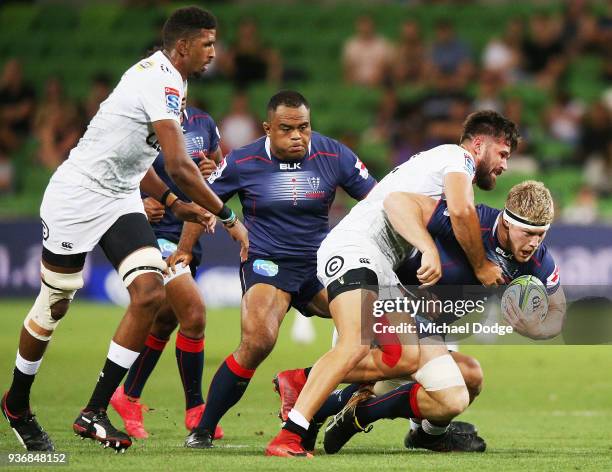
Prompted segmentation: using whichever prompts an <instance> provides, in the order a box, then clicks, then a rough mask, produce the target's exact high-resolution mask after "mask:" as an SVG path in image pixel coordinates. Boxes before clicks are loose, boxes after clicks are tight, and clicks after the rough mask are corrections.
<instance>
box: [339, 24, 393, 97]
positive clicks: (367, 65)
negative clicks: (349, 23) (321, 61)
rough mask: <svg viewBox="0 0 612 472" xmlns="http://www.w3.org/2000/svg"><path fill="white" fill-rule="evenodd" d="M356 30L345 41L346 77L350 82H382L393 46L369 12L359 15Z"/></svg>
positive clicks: (369, 84)
mask: <svg viewBox="0 0 612 472" xmlns="http://www.w3.org/2000/svg"><path fill="white" fill-rule="evenodd" d="M355 32H356V34H355V35H354V36H352V37H350V38H349V39H348V40H347V41H346V42H345V43H344V48H343V52H342V65H343V69H344V80H346V82H348V83H349V84H356V85H366V86H370V87H374V86H378V85H381V84H382V83H383V82H384V81H385V78H386V75H387V74H388V72H389V70H390V67H391V61H392V57H393V47H392V45H391V44H390V43H389V41H387V40H386V39H385V38H384V37H382V36H379V35H378V34H377V33H376V29H375V26H374V21H373V20H372V18H370V17H369V16H365V15H364V16H360V17H359V18H357V20H356V22H355Z"/></svg>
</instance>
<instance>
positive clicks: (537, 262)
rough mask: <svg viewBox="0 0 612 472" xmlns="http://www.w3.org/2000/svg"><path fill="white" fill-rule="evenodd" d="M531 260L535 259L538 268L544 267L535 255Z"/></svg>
mask: <svg viewBox="0 0 612 472" xmlns="http://www.w3.org/2000/svg"><path fill="white" fill-rule="evenodd" d="M531 259H533V262H535V263H536V265H537V266H538V267H542V263H541V262H540V261H538V260H537V259H536V257H535V254H534V255H533V256H531Z"/></svg>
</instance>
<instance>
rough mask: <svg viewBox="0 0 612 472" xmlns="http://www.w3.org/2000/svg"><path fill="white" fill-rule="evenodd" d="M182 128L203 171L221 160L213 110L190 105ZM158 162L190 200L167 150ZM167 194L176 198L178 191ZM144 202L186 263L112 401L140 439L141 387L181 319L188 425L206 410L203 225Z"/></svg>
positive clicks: (169, 254)
mask: <svg viewBox="0 0 612 472" xmlns="http://www.w3.org/2000/svg"><path fill="white" fill-rule="evenodd" d="M181 128H182V130H183V134H184V138H185V146H186V148H187V153H188V154H189V156H190V157H191V158H192V159H193V162H194V163H195V164H196V165H198V167H199V168H200V171H202V170H205V167H204V166H207V164H212V163H218V162H220V161H221V158H222V154H221V148H220V147H219V134H218V130H217V126H216V124H215V122H214V120H213V119H212V118H211V117H210V115H208V114H206V113H204V112H203V111H202V110H199V109H197V108H194V107H188V108H186V109H184V110H183V111H182V113H181ZM207 161H208V162H207ZM153 167H154V169H155V172H156V173H157V175H158V176H159V177H160V178H161V179H162V180H163V182H164V183H165V184H166V185H167V186H168V189H169V190H170V191H171V192H172V193H171V195H176V196H177V198H180V199H181V200H184V201H189V199H188V197H187V196H186V195H185V194H184V193H183V192H181V190H180V189H179V188H178V187H177V186H176V184H175V183H174V182H173V181H172V179H170V177H169V176H168V174H167V173H166V171H165V168H164V155H163V153H159V155H158V156H157V158H156V159H155V161H154V162H153ZM208 167H210V166H208ZM207 174H210V172H208V173H207ZM168 198H172V199H174V196H170V197H168ZM144 205H145V211H146V212H147V217H148V219H149V221H150V222H151V226H152V227H153V231H154V232H155V236H156V238H157V242H158V244H159V247H160V249H161V252H162V257H164V259H165V260H166V262H167V263H168V266H169V267H170V268H172V267H173V266H174V262H175V261H177V260H178V259H180V261H181V262H182V264H179V265H177V266H176V269H175V271H174V272H173V273H171V274H170V275H169V276H168V277H164V285H165V289H166V302H164V303H163V305H162V306H161V308H160V309H159V310H158V312H157V315H156V317H155V322H154V323H153V327H152V328H151V332H150V333H149V336H148V337H147V340H146V341H145V347H144V349H143V350H142V351H141V352H140V355H139V356H138V358H137V359H136V361H135V362H134V364H132V367H131V368H130V370H129V372H128V374H127V377H126V380H125V382H124V385H123V386H120V387H117V390H115V393H114V394H113V396H112V398H111V405H112V406H113V407H114V408H115V410H117V412H118V413H119V415H120V416H121V418H122V419H123V423H124V425H125V429H126V431H127V433H128V434H129V435H130V436H132V437H134V438H138V439H144V438H147V437H148V433H147V431H146V430H145V428H144V424H143V415H142V411H143V404H142V403H140V397H141V394H142V390H143V388H144V386H145V384H146V382H147V380H148V378H149V376H150V375H151V373H152V372H153V369H155V366H156V365H157V361H158V360H159V358H160V356H161V354H162V351H163V349H164V347H165V346H166V343H167V342H168V339H169V338H170V335H171V334H172V332H173V331H174V330H175V329H176V327H177V323H178V324H179V325H180V328H179V332H178V334H177V337H176V351H175V353H176V361H177V365H178V369H179V374H180V376H181V381H182V385H183V390H184V392H185V410H186V411H185V427H186V428H187V429H188V430H191V429H192V428H194V427H195V426H196V425H197V424H198V421H199V420H200V417H201V416H202V412H203V411H204V399H203V397H202V372H203V369H204V328H205V323H206V318H205V307H204V301H203V300H202V297H201V295H200V292H199V290H198V287H197V285H196V283H195V280H194V277H195V273H196V270H197V268H198V266H199V265H200V262H201V260H202V245H201V243H200V241H199V237H200V235H201V231H202V229H203V227H202V226H201V225H198V224H195V223H184V224H183V222H181V221H179V220H178V219H177V218H176V217H175V216H174V215H172V214H171V213H168V212H165V211H164V207H163V205H161V203H159V202H158V201H157V200H155V199H152V198H151V197H146V198H145V199H144ZM222 435H223V433H222V431H221V430H220V428H219V430H218V431H217V434H216V436H217V438H219V437H222Z"/></svg>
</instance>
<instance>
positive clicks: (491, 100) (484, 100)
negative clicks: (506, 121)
mask: <svg viewBox="0 0 612 472" xmlns="http://www.w3.org/2000/svg"><path fill="white" fill-rule="evenodd" d="M502 85H503V84H502V82H501V80H500V78H499V75H498V74H497V73H495V72H493V71H490V70H484V71H482V72H480V74H479V81H478V92H477V95H476V99H475V100H474V105H473V108H474V109H475V110H495V111H497V112H501V111H502V100H501V98H500V91H501V87H502Z"/></svg>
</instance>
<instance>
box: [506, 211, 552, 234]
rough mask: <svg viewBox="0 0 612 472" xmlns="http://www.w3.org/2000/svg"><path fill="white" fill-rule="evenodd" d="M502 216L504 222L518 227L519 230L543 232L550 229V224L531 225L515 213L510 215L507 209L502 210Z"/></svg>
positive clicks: (531, 223)
mask: <svg viewBox="0 0 612 472" xmlns="http://www.w3.org/2000/svg"><path fill="white" fill-rule="evenodd" d="M503 215H504V220H506V221H507V222H508V223H512V224H513V225H516V226H519V227H521V228H525V229H543V230H545V231H546V230H548V228H550V223H548V224H545V225H543V224H537V223H533V222H531V221H529V220H528V219H527V218H524V217H522V216H519V215H517V214H516V213H512V212H511V211H510V210H508V209H507V208H504V211H503Z"/></svg>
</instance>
